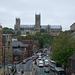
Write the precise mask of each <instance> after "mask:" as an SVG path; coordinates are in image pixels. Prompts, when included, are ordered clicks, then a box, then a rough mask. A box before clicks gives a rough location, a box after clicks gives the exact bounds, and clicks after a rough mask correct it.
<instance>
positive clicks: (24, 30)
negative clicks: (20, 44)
mask: <svg viewBox="0 0 75 75" xmlns="http://www.w3.org/2000/svg"><path fill="white" fill-rule="evenodd" d="M41 29H44V30H45V33H49V34H52V35H53V36H56V35H59V33H60V32H61V31H62V27H61V25H41V16H40V14H38V15H37V14H35V24H34V25H21V24H20V18H16V24H15V25H14V30H15V33H16V32H17V31H18V30H21V35H27V34H35V33H36V32H40V30H41Z"/></svg>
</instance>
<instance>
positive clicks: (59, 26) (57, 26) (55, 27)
mask: <svg viewBox="0 0 75 75" xmlns="http://www.w3.org/2000/svg"><path fill="white" fill-rule="evenodd" d="M50 27H51V29H60V28H61V25H51V26H50Z"/></svg>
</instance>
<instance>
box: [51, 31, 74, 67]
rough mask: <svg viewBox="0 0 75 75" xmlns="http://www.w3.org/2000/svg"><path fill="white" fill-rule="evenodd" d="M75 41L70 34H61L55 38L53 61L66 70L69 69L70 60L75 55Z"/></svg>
mask: <svg viewBox="0 0 75 75" xmlns="http://www.w3.org/2000/svg"><path fill="white" fill-rule="evenodd" d="M74 45H75V39H74V38H73V35H71V34H70V33H65V32H64V33H61V34H60V35H59V36H57V37H56V38H54V42H53V44H52V50H51V52H52V54H51V56H52V59H53V60H55V61H56V62H58V63H59V64H61V65H64V66H65V68H66V67H68V58H69V57H70V56H71V55H72V54H73V51H74V49H75V46H74Z"/></svg>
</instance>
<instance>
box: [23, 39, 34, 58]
mask: <svg viewBox="0 0 75 75" xmlns="http://www.w3.org/2000/svg"><path fill="white" fill-rule="evenodd" d="M23 43H24V44H29V51H28V53H29V54H28V55H29V57H30V56H32V54H33V45H34V39H33V38H24V39H23Z"/></svg>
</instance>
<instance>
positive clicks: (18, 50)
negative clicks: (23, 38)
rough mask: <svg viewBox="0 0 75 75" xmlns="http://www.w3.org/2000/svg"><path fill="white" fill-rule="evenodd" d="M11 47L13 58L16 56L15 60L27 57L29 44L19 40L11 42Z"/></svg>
mask: <svg viewBox="0 0 75 75" xmlns="http://www.w3.org/2000/svg"><path fill="white" fill-rule="evenodd" d="M12 48H13V60H14V58H16V60H17V61H21V60H23V59H25V58H27V57H29V55H28V54H29V52H28V51H29V44H23V43H22V42H19V41H13V42H12Z"/></svg>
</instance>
